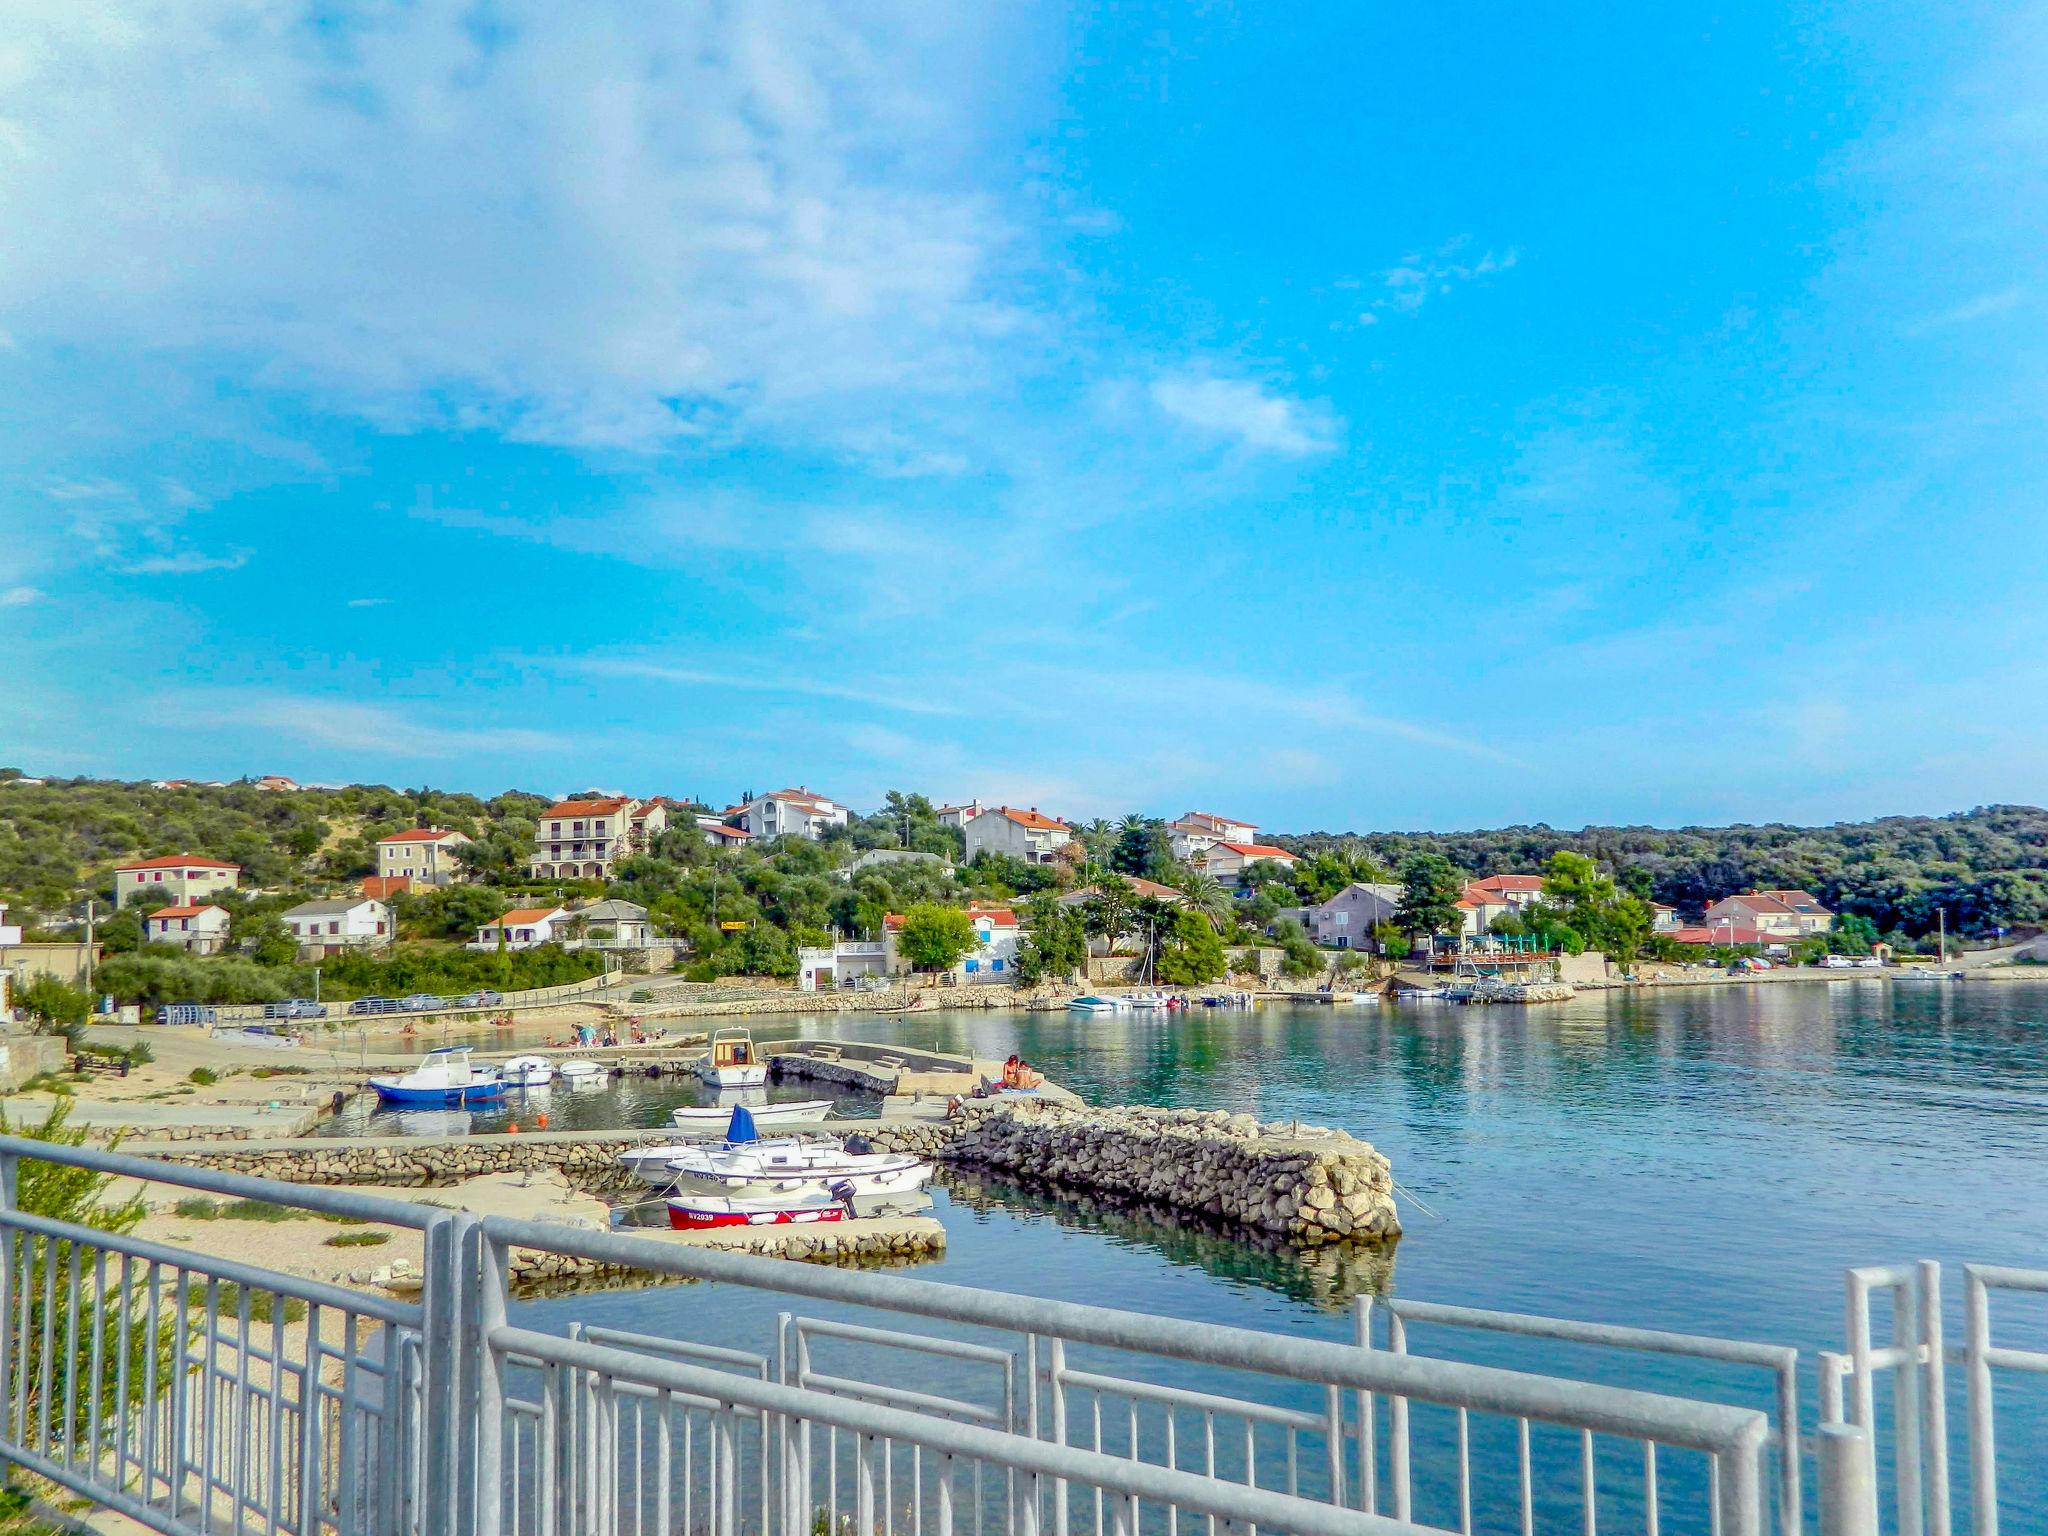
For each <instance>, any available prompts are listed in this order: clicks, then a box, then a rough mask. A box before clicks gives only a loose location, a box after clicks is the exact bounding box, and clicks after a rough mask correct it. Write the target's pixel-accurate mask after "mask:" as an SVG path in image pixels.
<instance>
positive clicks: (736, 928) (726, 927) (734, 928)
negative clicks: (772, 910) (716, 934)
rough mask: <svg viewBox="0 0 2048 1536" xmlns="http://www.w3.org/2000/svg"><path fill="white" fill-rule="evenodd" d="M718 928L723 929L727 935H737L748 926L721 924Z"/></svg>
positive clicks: (743, 924)
mask: <svg viewBox="0 0 2048 1536" xmlns="http://www.w3.org/2000/svg"><path fill="white" fill-rule="evenodd" d="M718 926H719V927H721V928H723V929H724V930H725V931H726V932H727V933H737V932H739V930H740V929H742V928H744V927H746V926H747V925H746V924H745V923H720V924H719V925H718Z"/></svg>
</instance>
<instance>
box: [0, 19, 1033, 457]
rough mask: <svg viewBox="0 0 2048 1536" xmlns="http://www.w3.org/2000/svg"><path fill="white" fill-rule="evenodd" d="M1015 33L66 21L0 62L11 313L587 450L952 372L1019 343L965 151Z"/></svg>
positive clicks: (629, 23)
mask: <svg viewBox="0 0 2048 1536" xmlns="http://www.w3.org/2000/svg"><path fill="white" fill-rule="evenodd" d="M992 30H993V28H992V27H991V24H990V23H988V21H987V18H986V17H980V18H977V17H976V16H974V15H972V14H971V13H965V12H953V11H948V10H946V9H944V8H928V7H920V6H915V5H900V6H893V7H891V6H877V7H862V8H859V9H857V10H845V9H839V8H814V7H804V6H787V7H781V6H743V7H738V8H733V9H725V8H717V7H646V6H640V5H635V4H631V3H628V0H613V3H593V4H591V5H584V6H575V7H567V8H564V7H561V6H555V5H549V4H546V3H544V0H507V3H506V4H504V5H502V6H499V7H496V8H494V10H493V12H492V20H491V24H490V25H489V26H488V27H486V26H483V25H480V24H478V22H477V20H476V13H475V11H474V9H473V8H472V7H470V6H468V5H467V4H464V3H460V0H428V3H422V4H419V5H408V6H390V7H379V8H376V9H374V10H372V11H370V12H368V13H367V14H364V13H357V14H355V15H353V16H343V17H332V16H329V15H328V14H327V13H326V12H325V11H321V10H318V9H317V8H315V7H312V6H310V5H305V4H281V5H272V4H265V3H259V0H190V3H168V0H156V3H147V0H144V3H137V4H134V5H130V6H125V7H120V8H118V9H117V10H116V9H110V8H109V7H107V6H104V5H95V4H85V3H81V4H78V5H60V6H48V7H39V8H34V9H32V10H31V11H30V12H29V13H27V14H26V15H24V16H21V17H18V18H17V19H16V25H15V27H14V46H13V47H12V48H11V49H10V50H9V51H8V52H7V53H6V54H5V56H4V58H0V72H4V75H5V77H6V92H5V96H4V99H0V156H4V163H5V165H6V168H7V173H6V176H5V177H4V178H0V226H4V227H6V228H7V229H8V231H9V238H8V240H7V241H6V242H5V244H4V246H0V319H4V320H5V321H7V322H8V323H9V324H10V325H11V326H12V327H13V330H14V333H15V334H16V335H17V336H18V337H20V338H21V339H22V341H23V342H24V344H27V343H30V342H32V341H34V340H38V339H41V338H43V337H57V338H61V339H63V340H66V341H71V342H77V341H98V342H100V343H103V344H105V345H108V346H111V347H116V348H120V347H129V346H134V345H137V344H141V345H147V346H155V347H172V348H176V347H195V346H196V347H206V348H212V349H220V350H226V351H228V352H230V353H232V354H236V355H240V356H242V357H245V358H249V359H255V360H260V364H259V365H258V366H260V369H261V374H262V382H264V383H265V384H269V385H276V384H280V383H283V384H301V385H309V386H312V387H314V388H316V389H319V390H322V391H325V392H329V393H331V394H332V395H334V396H336V397H338V398H340V399H342V400H344V401H346V402H350V403H353V404H354V405H356V406H358V407H359V408H361V409H363V410H365V411H367V412H369V413H370V414H372V415H373V416H374V417H380V418H389V419H390V420H392V421H395V422H399V423H405V422H412V421H417V420H419V419H422V418H428V419H441V420H448V421H452V422H453V423H454V424H456V425H459V426H466V427H473V428H492V429H496V430H500V431H503V432H505V433H507V434H509V435H512V436H515V437H525V438H531V439H541V440H548V441H556V442H570V443H576V444H595V445H613V446H618V445H624V446H633V447H644V446H649V445H653V444H658V443H662V442H666V441H671V440H675V439H678V438H690V437H704V436H709V435H716V434H719V433H721V432H723V431H725V430H727V429H728V428H729V427H730V425H731V424H732V423H733V422H734V421H735V420H737V419H741V418H746V417H762V416H770V417H772V416H775V415H777V414H778V413H789V412H801V411H803V410H804V409H805V408H806V407H807V406H808V405H809V404H811V403H813V402H817V401H821V400H827V399H830V398H832V397H834V396H836V395H840V394H843V393H845V392H849V391H872V390H875V389H878V388H879V389H889V390H902V391H915V390H923V389H928V388H932V387H935V386H943V385H944V384H945V383H947V382H954V383H957V382H958V381H960V380H963V379H968V378H971V377H972V376H973V374H974V371H975V370H974V367H973V362H974V359H975V357H976V355H977V348H978V347H979V345H980V344H981V343H982V342H983V341H984V340H985V339H987V338H989V337H993V336H997V335H1001V334H1005V333H1007V332H1009V331H1010V330H1012V329H1013V328H1014V327H1015V326H1016V325H1017V324H1018V322H1019V317H1018V316H1017V315H1016V314H1015V313H1013V312H1011V311H1010V310H1009V309H1008V308H1006V307H1005V306H1004V305H1003V304H1001V303H999V302H996V301H994V300H993V299H991V298H990V297H989V290H990V288H991V286H992V284H991V283H990V282H989V281H988V277H989V272H990V269H991V266H992V265H993V264H996V263H998V262H1000V261H1007V260H1009V259H1010V258H1011V255H1012V252H1011V249H1010V248H1011V246H1012V243H1013V241H1014V239H1015V233H1014V230H1013V228H1012V227H1011V225H1010V224H1009V223H1008V221H1007V220H1006V219H1005V218H1004V217H1002V216H1001V215H1000V214H999V213H998V212H997V211H996V210H995V208H994V207H993V205H992V204H991V203H990V202H989V201H988V200H987V199H986V198H984V197H982V196H980V195H977V194H974V193H972V192H969V191H966V190H963V187H964V185H965V177H964V176H962V175H960V174H958V173H957V172H956V169H955V167H954V165H953V164H952V163H951V161H950V160H949V159H948V155H949V152H952V151H950V147H951V146H956V145H958V146H965V145H968V144H969V143H971V141H972V139H973V137H974V131H975V130H974V124H973V123H972V121H971V120H970V117H969V114H970V113H971V112H972V110H973V108H974V103H975V97H976V91H970V90H967V89H965V88H964V87H963V85H962V82H963V81H965V80H972V79H978V78H980V77H981V75H982V73H983V72H982V71H981V70H980V69H978V68H976V67H975V65H976V62H977V60H978V59H979V58H980V57H981V55H982V54H983V53H984V51H995V50H997V49H999V48H1000V47H1001V46H1002V42H1001V40H1000V39H999V38H996V37H992V36H990V35H987V33H988V32H990V31H992ZM977 89H978V88H977ZM140 122H146V123H148V124H149V125H150V131H149V132H148V133H147V134H137V133H136V131H135V125H136V124H137V123H140Z"/></svg>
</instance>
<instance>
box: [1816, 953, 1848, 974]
mask: <svg viewBox="0 0 2048 1536" xmlns="http://www.w3.org/2000/svg"><path fill="white" fill-rule="evenodd" d="M1820 965H1821V969H1822V970H1824V971H1853V970H1854V969H1855V968H1856V962H1855V961H1854V960H1852V959H1851V958H1850V957H1849V956H1847V955H1822V956H1821V957H1820Z"/></svg>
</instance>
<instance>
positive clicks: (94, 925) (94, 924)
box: [83, 896, 99, 1024]
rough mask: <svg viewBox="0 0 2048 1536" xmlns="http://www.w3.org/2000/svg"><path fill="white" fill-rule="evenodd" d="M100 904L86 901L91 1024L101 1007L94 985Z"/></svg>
mask: <svg viewBox="0 0 2048 1536" xmlns="http://www.w3.org/2000/svg"><path fill="white" fill-rule="evenodd" d="M98 920H99V903H98V902H97V901H95V900H94V899H93V898H92V897H90V896H88V897H86V899H85V1019H84V1021H83V1022H85V1023H87V1024H90V1023H91V1022H92V1016H93V1012H94V1010H96V1009H97V1008H98V1007H99V991H98V988H96V987H95V986H94V985H93V983H94V981H95V980H96V979H97V977H98V975H99V967H98V966H97V965H95V964H94V961H95V960H96V959H97V958H98V951H99V942H98V940H99V922H98Z"/></svg>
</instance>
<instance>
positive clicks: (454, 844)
mask: <svg viewBox="0 0 2048 1536" xmlns="http://www.w3.org/2000/svg"><path fill="white" fill-rule="evenodd" d="M468 842H469V838H468V837H467V836H465V835H464V834H463V833H460V832H456V831H452V830H450V829H449V828H447V827H408V828H407V829H406V830H405V831H403V832H394V833H392V834H391V835H390V836H389V837H380V838H378V839H377V874H378V875H379V876H380V877H382V878H383V879H385V880H387V881H388V880H396V879H404V880H406V881H407V882H409V885H407V886H395V887H391V886H387V887H386V889H396V890H405V889H408V888H409V887H410V886H421V885H453V884H454V883H455V882H456V881H458V880H466V879H468V878H469V872H468V871H467V870H466V869H464V868H463V866H462V862H461V860H459V859H457V858H456V857H455V850H456V849H458V848H461V847H463V846H464V845H466V844H467V843H468Z"/></svg>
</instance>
